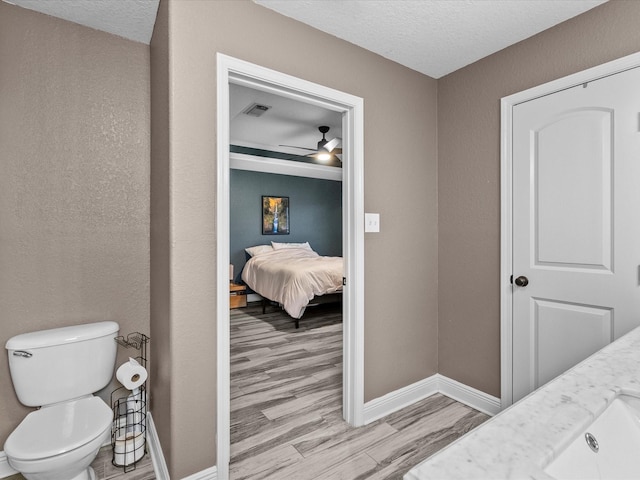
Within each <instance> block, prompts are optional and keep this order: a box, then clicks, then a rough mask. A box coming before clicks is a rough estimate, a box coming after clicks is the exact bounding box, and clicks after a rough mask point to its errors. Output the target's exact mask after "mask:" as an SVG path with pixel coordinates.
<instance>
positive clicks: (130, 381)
mask: <svg viewBox="0 0 640 480" xmlns="http://www.w3.org/2000/svg"><path fill="white" fill-rule="evenodd" d="M116 378H117V379H118V381H119V382H120V383H121V384H122V386H123V387H124V388H126V389H128V390H133V389H134V388H138V387H139V386H140V385H142V384H143V383H144V382H146V381H147V370H146V369H145V368H144V367H143V366H142V365H140V364H139V363H138V362H137V361H136V360H135V359H133V358H129V361H128V362H125V363H123V364H122V365H120V367H118V370H117V371H116Z"/></svg>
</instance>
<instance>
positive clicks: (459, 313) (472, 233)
mask: <svg viewBox="0 0 640 480" xmlns="http://www.w3.org/2000/svg"><path fill="white" fill-rule="evenodd" d="M638 19H640V2H638V1H636V0H631V1H627V0H622V1H621V0H612V1H609V2H607V3H605V4H603V5H601V6H598V7H596V8H594V9H593V10H590V11H588V12H586V13H584V14H582V15H579V16H577V17H575V18H573V19H571V20H568V21H567V22H564V23H562V24H560V25H558V26H556V27H554V28H551V29H549V30H546V31H544V32H542V33H540V34H538V35H536V36H534V37H532V38H529V39H527V40H524V41H522V42H520V43H518V44H516V45H513V46H512V47H509V48H506V49H504V50H502V51H500V52H498V53H496V54H494V55H491V56H489V57H487V58H485V59H483V60H480V61H478V62H476V63H474V64H472V65H469V66H468V67H465V68H463V69H461V70H458V71H456V72H454V73H452V74H450V75H447V76H446V77H443V78H441V79H439V80H438V190H439V226H438V230H439V238H440V241H439V242H438V243H439V254H438V260H439V274H438V280H439V297H438V309H439V312H438V317H439V319H438V325H439V329H438V336H439V342H438V343H439V358H438V362H439V366H438V369H439V372H440V373H441V374H443V375H446V376H448V377H450V378H453V379H455V380H458V381H460V382H462V383H464V384H466V385H470V386H472V387H475V388H477V389H479V390H482V391H484V392H487V393H489V394H491V395H495V396H500V283H499V282H500V98H502V97H504V96H507V95H511V94H513V93H516V92H519V91H522V90H526V89H527V88H531V87H534V86H536V85H540V84H542V83H545V82H548V81H551V80H554V79H557V78H561V77H563V76H566V75H569V74H571V73H575V72H578V71H581V70H585V69H587V68H589V67H593V66H595V65H599V64H601V63H604V62H607V61H610V60H613V59H615V58H619V57H622V56H625V55H629V54H631V53H635V52H637V51H639V50H640V28H638Z"/></svg>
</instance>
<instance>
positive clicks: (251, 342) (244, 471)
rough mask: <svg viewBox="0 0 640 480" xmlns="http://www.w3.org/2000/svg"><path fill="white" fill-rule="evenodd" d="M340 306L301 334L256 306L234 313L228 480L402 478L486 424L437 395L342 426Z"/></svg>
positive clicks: (314, 314)
mask: <svg viewBox="0 0 640 480" xmlns="http://www.w3.org/2000/svg"><path fill="white" fill-rule="evenodd" d="M341 317H342V315H341V308H340V305H339V304H334V305H321V306H318V307H314V308H313V309H308V310H307V313H306V314H305V316H304V317H303V320H301V322H300V328H299V329H298V330H296V329H295V327H294V325H293V321H292V320H291V318H290V317H288V316H287V315H286V314H285V313H283V312H281V311H280V310H278V309H276V308H275V307H270V308H268V309H267V312H266V314H264V315H263V314H262V308H261V306H260V305H259V304H250V305H249V307H247V308H242V309H236V310H232V311H231V466H230V472H231V479H232V480H244V479H251V480H257V479H273V480H275V479H278V480H282V479H296V480H307V479H308V480H311V479H314V480H315V479H343V480H350V479H353V480H356V479H401V478H402V476H403V475H404V474H405V473H406V472H407V471H408V470H409V469H410V468H411V467H413V466H414V465H416V464H417V463H419V462H420V461H422V460H424V459H425V458H427V457H429V456H430V455H432V454H433V453H435V452H437V451H438V450H440V449H442V448H443V447H445V446H446V445H448V444H449V443H451V442H452V441H454V440H455V439H456V438H458V437H460V436H461V435H463V434H464V433H466V432H467V431H469V430H470V429H472V428H474V427H475V426H477V425H479V424H481V423H482V422H484V421H485V420H486V419H487V418H488V416H487V415H485V414H483V413H480V412H478V411H476V410H474V409H472V408H470V407H467V406H466V405H463V404H461V403H459V402H456V401H454V400H452V399H450V398H448V397H445V396H443V395H440V394H436V395H433V396H431V397H429V398H427V399H425V400H423V401H421V402H419V403H417V404H415V405H412V406H410V407H407V408H405V409H403V410H400V411H398V412H396V413H394V414H392V415H389V416H387V417H385V418H382V419H380V420H378V421H376V422H373V423H371V424H369V425H367V426H364V427H360V428H354V427H350V426H349V425H347V424H346V423H345V422H344V421H343V420H342V412H341V410H342V319H341Z"/></svg>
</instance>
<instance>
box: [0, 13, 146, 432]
mask: <svg viewBox="0 0 640 480" xmlns="http://www.w3.org/2000/svg"><path fill="white" fill-rule="evenodd" d="M0 106H1V107H0V145H1V148H0V165H1V166H2V173H1V174H0V345H4V344H5V342H6V340H7V339H8V338H10V337H11V336H13V335H16V334H19V333H24V332H28V331H32V330H41V329H46V328H54V327H59V326H64V325H72V324H79V323H86V322H91V321H98V320H115V321H117V322H119V323H120V328H121V332H122V333H125V334H126V333H129V332H132V331H141V332H143V333H146V334H149V48H148V47H147V46H146V45H142V44H140V43H135V42H132V41H129V40H125V39H122V38H119V37H115V36H113V35H109V34H107V33H103V32H99V31H97V30H92V29H89V28H86V27H81V26H79V25H76V24H73V23H69V22H66V21H64V20H59V19H56V18H53V17H49V16H47V15H42V14H39V13H36V12H33V11H31V10H25V9H22V8H19V7H16V6H13V5H9V4H7V3H5V2H0ZM127 353H130V352H126V351H124V349H120V358H119V361H123V360H124V359H125V358H126V356H127ZM105 397H106V398H108V392H105ZM27 411H28V410H27V409H26V408H25V407H22V406H21V405H20V404H19V402H18V400H17V398H16V396H15V394H14V392H13V387H12V384H11V380H10V379H9V371H8V364H7V356H6V354H5V352H4V349H2V352H0V445H3V444H4V441H5V439H6V437H7V436H8V434H9V433H10V432H11V430H12V429H13V428H15V427H16V426H17V425H18V423H20V421H21V420H22V418H23V417H24V415H25V413H27Z"/></svg>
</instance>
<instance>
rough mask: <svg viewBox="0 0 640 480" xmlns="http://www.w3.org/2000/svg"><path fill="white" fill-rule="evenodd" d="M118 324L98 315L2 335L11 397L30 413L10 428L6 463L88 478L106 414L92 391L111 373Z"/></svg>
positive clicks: (107, 422)
mask: <svg viewBox="0 0 640 480" xmlns="http://www.w3.org/2000/svg"><path fill="white" fill-rule="evenodd" d="M118 330H119V326H118V324H117V323H115V322H98V323H91V324H86V325H77V326H73V327H63V328H54V329H51V330H41V331H39V332H32V333H25V334H22V335H17V336H15V337H13V338H11V339H9V341H7V344H6V349H7V351H8V354H9V370H10V371H11V379H12V380H13V387H14V389H15V391H16V394H17V396H18V400H20V402H21V403H22V404H23V405H26V406H28V407H41V408H40V409H39V410H36V411H33V412H31V413H29V414H28V415H27V416H26V417H25V418H24V420H22V423H20V425H18V427H17V428H16V429H15V430H14V431H13V432H12V433H11V435H9V438H7V441H6V442H5V444H4V452H5V454H6V456H7V460H8V462H9V465H11V467H12V468H13V469H15V470H17V471H18V472H20V473H21V474H22V476H24V477H25V478H26V479H28V480H94V479H95V478H96V477H95V473H94V471H93V469H92V468H91V467H90V464H91V462H92V461H93V460H94V459H95V458H96V455H97V454H98V450H100V447H102V446H103V445H104V444H105V443H107V442H108V440H109V438H110V433H111V424H112V420H113V414H112V412H111V408H109V406H108V405H107V404H106V403H105V402H104V401H103V400H102V399H101V398H99V397H94V396H93V393H94V392H97V391H98V390H101V389H103V388H104V387H106V386H107V385H108V384H109V382H110V381H111V379H112V377H113V371H114V368H115V362H116V350H117V344H116V342H115V341H114V338H115V337H116V335H117V333H118Z"/></svg>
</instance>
